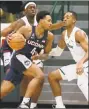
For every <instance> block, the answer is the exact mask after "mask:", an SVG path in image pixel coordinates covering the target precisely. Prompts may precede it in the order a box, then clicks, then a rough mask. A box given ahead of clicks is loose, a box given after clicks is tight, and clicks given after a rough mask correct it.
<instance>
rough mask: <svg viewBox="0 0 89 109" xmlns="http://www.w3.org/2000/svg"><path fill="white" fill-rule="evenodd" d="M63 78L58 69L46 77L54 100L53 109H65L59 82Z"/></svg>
mask: <svg viewBox="0 0 89 109" xmlns="http://www.w3.org/2000/svg"><path fill="white" fill-rule="evenodd" d="M63 78H64V74H63V73H62V72H61V70H59V69H58V70H55V71H53V72H51V73H49V75H48V80H49V83H50V86H51V88H52V92H53V95H54V97H55V100H56V106H55V108H65V106H64V104H63V101H62V94H61V85H60V80H63Z"/></svg>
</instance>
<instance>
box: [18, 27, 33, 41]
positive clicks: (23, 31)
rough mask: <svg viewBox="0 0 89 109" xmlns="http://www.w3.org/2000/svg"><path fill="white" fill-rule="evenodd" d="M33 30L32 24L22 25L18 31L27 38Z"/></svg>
mask: <svg viewBox="0 0 89 109" xmlns="http://www.w3.org/2000/svg"><path fill="white" fill-rule="evenodd" d="M31 31H32V27H31V26H22V27H21V28H19V30H18V31H17V32H16V33H19V34H22V35H23V36H24V38H25V39H28V38H29V36H30V34H31Z"/></svg>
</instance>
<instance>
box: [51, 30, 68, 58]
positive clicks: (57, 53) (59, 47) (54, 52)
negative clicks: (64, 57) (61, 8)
mask: <svg viewBox="0 0 89 109" xmlns="http://www.w3.org/2000/svg"><path fill="white" fill-rule="evenodd" d="M64 36H65V31H63V33H62V35H61V38H60V39H59V41H58V45H57V47H56V48H53V49H52V50H51V52H50V53H49V56H60V55H61V54H62V52H63V50H64V49H65V47H66V43H65V41H64Z"/></svg>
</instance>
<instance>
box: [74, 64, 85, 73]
mask: <svg viewBox="0 0 89 109" xmlns="http://www.w3.org/2000/svg"><path fill="white" fill-rule="evenodd" d="M76 71H77V74H79V75H81V74H82V73H83V72H84V71H83V63H82V62H78V63H77V64H76Z"/></svg>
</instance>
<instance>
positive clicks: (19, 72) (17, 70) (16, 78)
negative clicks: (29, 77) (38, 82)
mask: <svg viewBox="0 0 89 109" xmlns="http://www.w3.org/2000/svg"><path fill="white" fill-rule="evenodd" d="M31 65H32V62H31V60H30V59H28V58H27V57H26V56H25V55H21V54H19V55H14V56H13V57H12V59H11V65H10V71H9V72H8V73H7V74H6V76H5V79H4V80H8V81H11V82H12V83H13V84H14V85H17V84H19V83H20V82H21V80H22V79H23V75H24V74H23V72H24V71H26V69H28V68H29V67H30V66H31Z"/></svg>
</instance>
